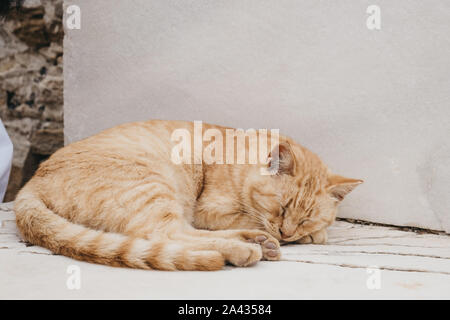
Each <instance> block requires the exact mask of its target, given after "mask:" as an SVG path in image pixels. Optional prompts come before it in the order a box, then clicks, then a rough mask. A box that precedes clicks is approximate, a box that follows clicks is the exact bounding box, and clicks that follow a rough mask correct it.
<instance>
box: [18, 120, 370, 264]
mask: <svg viewBox="0 0 450 320" xmlns="http://www.w3.org/2000/svg"><path fill="white" fill-rule="evenodd" d="M204 127H205V128H214V129H217V130H219V131H220V132H223V133H225V129H227V128H225V127H221V126H214V125H206V124H204ZM179 128H184V129H186V130H188V131H189V132H191V133H192V132H193V130H194V128H193V123H191V122H183V121H160V120H154V121H147V122H137V123H128V124H124V125H120V126H117V127H114V128H112V129H108V130H106V131H103V132H101V133H99V134H97V135H95V136H92V137H90V138H87V139H84V140H81V141H78V142H75V143H73V144H70V145H68V146H66V147H64V148H62V149H60V150H59V151H57V152H56V153H55V154H53V155H52V156H51V157H50V158H49V159H48V160H47V161H45V162H43V163H42V164H41V166H40V167H39V169H38V170H37V172H36V174H35V175H34V177H33V178H32V179H31V180H30V181H29V182H28V183H27V184H26V185H25V186H24V188H23V189H22V190H21V191H20V193H19V194H18V196H17V198H16V201H15V212H16V216H17V226H18V228H19V230H20V232H21V234H22V236H23V237H24V239H25V240H27V241H29V242H30V243H32V244H35V245H39V246H43V247H46V248H48V249H50V250H51V251H53V252H54V253H56V254H62V255H65V256H68V257H72V258H75V259H79V260H84V261H89V262H94V263H100V264H106V265H110V266H125V267H132V268H142V269H158V270H219V269H221V268H222V267H223V265H224V263H225V262H228V263H230V264H233V265H235V266H249V265H252V264H254V263H255V262H257V261H259V260H261V259H265V260H278V259H280V250H279V248H280V242H281V243H282V244H283V243H288V242H298V243H311V242H313V243H324V242H325V241H326V231H325V228H326V227H328V226H329V225H330V224H331V223H332V222H333V221H334V219H335V216H336V211H337V205H338V204H339V202H340V201H341V200H342V199H343V198H344V196H345V195H346V194H348V193H349V192H350V191H351V190H353V188H355V187H356V186H357V185H358V184H360V183H361V182H362V181H361V180H356V179H349V178H344V177H341V176H338V175H334V174H332V173H331V172H330V171H329V169H328V168H327V167H326V166H325V165H324V164H323V163H322V162H321V160H320V159H319V158H318V156H316V155H315V154H313V153H312V152H310V151H309V150H307V149H305V148H304V147H302V146H300V145H299V144H297V143H295V142H294V141H293V140H292V139H290V138H288V137H284V136H280V143H279V146H278V150H279V153H278V154H279V169H278V173H277V174H276V175H262V174H260V171H259V169H260V168H261V166H267V165H269V164H270V161H267V162H266V163H262V164H218V163H214V164H206V163H204V162H202V163H200V164H175V163H174V162H173V161H171V151H172V149H173V147H174V145H175V142H174V141H172V139H171V134H172V132H173V131H174V130H175V129H179ZM203 147H204V146H203ZM267 157H268V158H269V159H270V154H268V155H267Z"/></svg>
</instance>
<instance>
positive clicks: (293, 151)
mask: <svg viewBox="0 0 450 320" xmlns="http://www.w3.org/2000/svg"><path fill="white" fill-rule="evenodd" d="M274 150H277V151H278V153H277V154H278V157H277V158H278V163H277V167H278V170H277V173H276V174H275V175H269V176H263V175H261V174H258V173H257V172H256V171H255V172H254V174H251V175H249V177H248V179H247V181H246V184H245V188H244V202H245V210H246V212H247V214H248V215H249V216H251V217H252V218H253V219H255V220H257V221H258V223H259V224H260V226H261V227H262V228H264V229H265V230H266V231H267V232H269V233H270V234H272V235H273V236H274V237H276V238H277V239H279V240H281V241H282V242H294V241H297V240H299V239H300V238H302V237H304V236H306V235H309V234H311V233H313V232H316V231H319V230H322V229H324V228H326V227H328V226H329V225H331V224H332V223H333V221H334V220H335V217H336V213H337V206H338V204H339V203H340V202H341V201H342V200H343V199H344V197H345V196H346V195H347V194H348V193H349V192H351V191H352V190H353V189H354V188H355V187H356V186H357V185H359V184H361V183H362V182H363V181H362V180H358V179H351V178H345V177H342V176H339V175H335V174H333V173H331V172H330V170H329V169H328V168H327V166H325V164H323V162H322V161H321V160H320V159H319V157H318V156H317V155H315V154H314V153H312V152H310V151H309V150H307V149H306V148H303V147H301V146H299V145H298V144H296V143H294V142H293V141H290V142H288V141H283V142H280V144H279V145H278V147H277V148H276V149H274ZM274 150H273V151H272V152H271V154H269V157H271V158H272V159H273V153H274V152H275V151H274ZM271 158H269V159H271ZM272 161H273V160H271V161H268V164H267V165H268V166H270V167H273V162H272Z"/></svg>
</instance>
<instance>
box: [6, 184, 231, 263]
mask: <svg viewBox="0 0 450 320" xmlns="http://www.w3.org/2000/svg"><path fill="white" fill-rule="evenodd" d="M14 209H15V212H16V222H17V227H18V229H19V231H20V233H21V234H22V236H23V238H24V239H25V240H26V241H28V242H30V243H32V244H34V245H38V246H42V247H45V248H47V249H50V250H51V251H52V252H54V253H56V254H62V255H65V256H67V257H71V258H74V259H77V260H81V261H87V262H93V263H98V264H104V265H109V266H118V267H130V268H139V269H157V270H219V269H221V268H222V267H223V265H224V258H223V257H222V255H221V254H220V253H219V252H217V251H206V250H204V251H192V250H189V248H188V247H187V246H186V245H183V243H179V242H174V241H171V240H166V239H162V238H155V239H150V240H146V239H141V238H134V237H130V236H127V235H123V234H118V233H111V232H104V231H99V230H94V229H90V228H87V227H85V226H83V225H79V224H75V223H72V222H70V221H69V220H67V219H65V218H63V217H61V216H59V215H57V214H56V213H54V212H53V211H51V210H50V209H49V208H48V207H47V206H46V205H45V203H44V202H43V201H42V200H41V199H40V198H39V196H38V194H37V193H35V192H34V191H33V188H32V187H31V186H30V185H26V186H25V187H24V188H23V189H22V190H21V191H20V192H19V194H18V196H17V198H16V201H15V208H14Z"/></svg>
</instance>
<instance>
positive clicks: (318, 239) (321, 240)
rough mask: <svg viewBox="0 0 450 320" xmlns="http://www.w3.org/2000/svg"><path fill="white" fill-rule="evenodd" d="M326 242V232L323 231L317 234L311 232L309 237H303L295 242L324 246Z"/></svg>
mask: <svg viewBox="0 0 450 320" xmlns="http://www.w3.org/2000/svg"><path fill="white" fill-rule="evenodd" d="M327 240H328V234H327V230H325V229H323V230H320V231H317V232H313V233H311V234H310V235H307V236H304V237H302V238H300V239H299V240H297V241H296V242H297V243H300V244H311V243H312V244H325V243H327Z"/></svg>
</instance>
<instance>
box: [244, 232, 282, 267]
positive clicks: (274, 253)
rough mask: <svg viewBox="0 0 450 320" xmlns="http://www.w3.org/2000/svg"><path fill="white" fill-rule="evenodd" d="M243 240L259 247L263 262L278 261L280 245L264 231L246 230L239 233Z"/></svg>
mask: <svg viewBox="0 0 450 320" xmlns="http://www.w3.org/2000/svg"><path fill="white" fill-rule="evenodd" d="M241 238H243V240H245V241H248V242H252V243H258V244H259V245H261V249H262V253H263V260H270V261H276V260H280V257H281V251H280V243H279V242H278V240H277V239H275V238H274V237H273V236H271V235H270V234H268V233H267V232H264V231H259V230H248V231H247V230H246V231H243V232H242V233H241Z"/></svg>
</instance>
